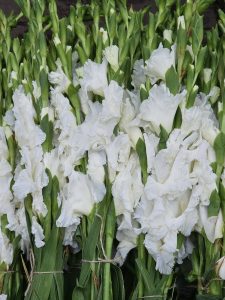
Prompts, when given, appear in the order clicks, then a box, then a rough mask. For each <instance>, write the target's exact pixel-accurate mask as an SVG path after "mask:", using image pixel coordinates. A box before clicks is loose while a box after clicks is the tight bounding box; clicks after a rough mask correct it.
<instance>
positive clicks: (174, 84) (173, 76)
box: [166, 66, 180, 95]
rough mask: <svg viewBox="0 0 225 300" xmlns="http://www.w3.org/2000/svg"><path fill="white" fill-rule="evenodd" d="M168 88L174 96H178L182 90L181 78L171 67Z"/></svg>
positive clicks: (167, 73) (167, 80)
mask: <svg viewBox="0 0 225 300" xmlns="http://www.w3.org/2000/svg"><path fill="white" fill-rule="evenodd" d="M166 86H167V87H168V88H169V90H170V92H171V93H172V94H173V95H176V94H177V93H178V92H179V90H180V83H179V76H178V74H177V72H176V70H175V68H174V66H171V67H170V68H169V69H168V71H167V72H166Z"/></svg>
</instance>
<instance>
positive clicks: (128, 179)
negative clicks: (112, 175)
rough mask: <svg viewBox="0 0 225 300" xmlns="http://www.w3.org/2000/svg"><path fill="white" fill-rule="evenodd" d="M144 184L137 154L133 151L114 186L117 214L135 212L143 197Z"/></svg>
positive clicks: (113, 192) (113, 193)
mask: <svg viewBox="0 0 225 300" xmlns="http://www.w3.org/2000/svg"><path fill="white" fill-rule="evenodd" d="M142 192H143V184H142V181H141V168H140V163H139V159H138V156H137V154H135V153H132V154H131V156H130V159H129V161H128V163H127V165H126V166H125V167H124V169H123V170H121V171H120V172H119V174H118V175H117V176H116V179H115V181H114V183H113V186H112V195H113V198H114V204H115V211H116V216H118V215H121V214H124V213H125V212H133V211H134V208H135V207H136V206H137V203H138V201H139V200H140V198H141V195H142Z"/></svg>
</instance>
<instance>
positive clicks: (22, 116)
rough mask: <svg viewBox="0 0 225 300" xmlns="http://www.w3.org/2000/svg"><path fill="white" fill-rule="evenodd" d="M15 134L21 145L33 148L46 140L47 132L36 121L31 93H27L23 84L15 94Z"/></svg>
mask: <svg viewBox="0 0 225 300" xmlns="http://www.w3.org/2000/svg"><path fill="white" fill-rule="evenodd" d="M13 102H14V107H13V113H14V116H15V119H16V120H15V136H16V140H17V142H18V144H19V146H20V147H23V146H28V147H29V148H33V147H35V146H38V145H41V144H42V143H43V142H44V140H45V137H46V136H45V133H44V132H43V131H42V130H41V129H40V128H39V127H38V126H37V125H36V124H35V123H34V118H35V116H36V112H35V110H34V107H33V104H32V99H31V96H30V95H25V93H24V89H23V87H22V86H19V88H18V89H17V90H16V91H15V92H14V94H13Z"/></svg>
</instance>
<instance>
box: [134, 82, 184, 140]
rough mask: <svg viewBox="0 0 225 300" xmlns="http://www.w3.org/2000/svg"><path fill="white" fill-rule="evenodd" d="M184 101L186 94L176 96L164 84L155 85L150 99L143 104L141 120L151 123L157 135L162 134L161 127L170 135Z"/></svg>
mask: <svg viewBox="0 0 225 300" xmlns="http://www.w3.org/2000/svg"><path fill="white" fill-rule="evenodd" d="M184 99H185V92H182V93H181V94H177V95H175V96H174V95H172V94H171V93H170V92H169V90H168V88H167V87H166V86H165V85H164V84H161V85H159V86H158V85H154V86H153V87H152V88H151V90H150V93H149V98H148V99H147V100H144V101H143V102H142V103H141V106H140V115H139V118H140V119H141V120H144V121H147V122H151V124H152V126H153V127H154V130H155V132H156V133H157V134H159V132H160V125H162V126H163V128H164V129H165V130H166V131H167V132H168V133H169V132H170V131H171V129H172V125H173V121H174V116H175V113H176V110H177V107H178V105H179V104H180V103H181V101H183V100H184Z"/></svg>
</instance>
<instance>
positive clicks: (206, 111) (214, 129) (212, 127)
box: [181, 95, 219, 146]
mask: <svg viewBox="0 0 225 300" xmlns="http://www.w3.org/2000/svg"><path fill="white" fill-rule="evenodd" d="M201 98H203V99H201ZM181 130H182V132H183V133H184V134H186V135H188V134H189V133H191V132H192V131H198V132H199V133H200V134H201V135H202V137H203V138H204V139H205V140H207V141H208V142H209V144H210V145H211V146H213V143H214V140H215V138H216V136H217V135H218V133H219V129H218V121H217V120H216V117H215V114H214V112H213V110H212V108H211V106H210V105H209V104H208V103H207V98H206V96H205V95H201V97H199V98H197V101H196V105H195V106H193V107H191V108H189V109H183V110H182V125H181Z"/></svg>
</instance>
